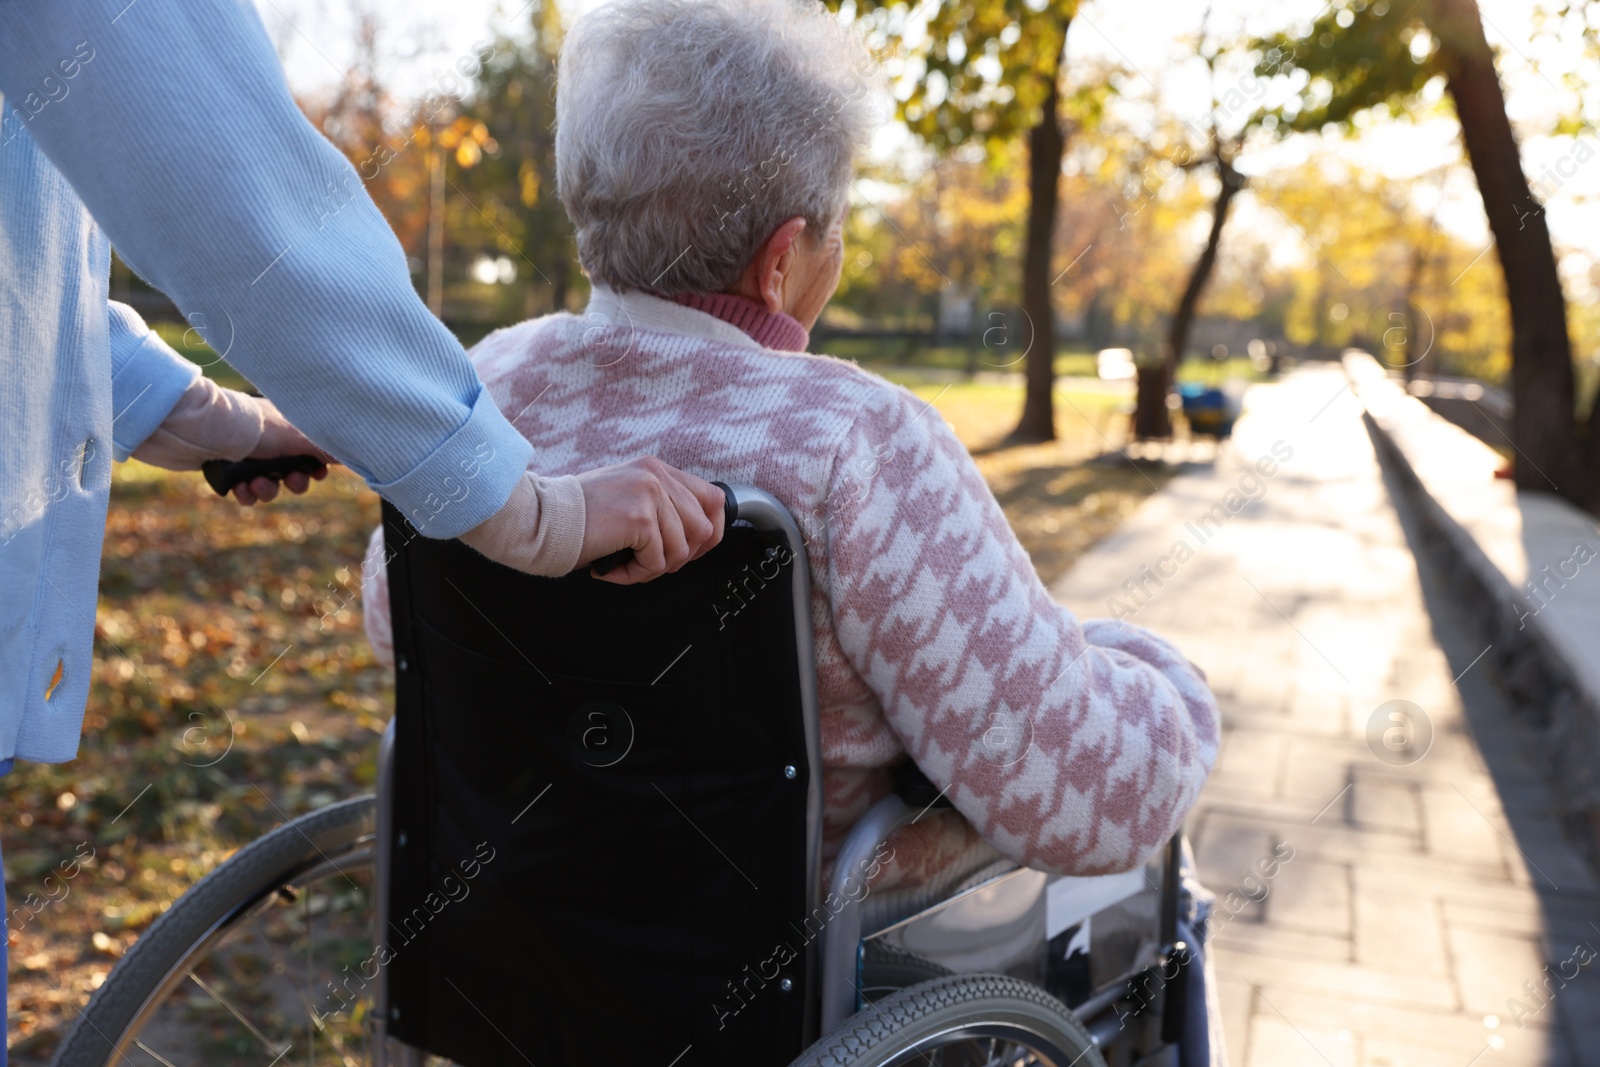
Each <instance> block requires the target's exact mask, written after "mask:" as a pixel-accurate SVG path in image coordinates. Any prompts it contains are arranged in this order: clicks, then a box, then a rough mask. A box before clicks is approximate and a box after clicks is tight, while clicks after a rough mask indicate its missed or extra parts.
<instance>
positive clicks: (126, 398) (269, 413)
mask: <svg viewBox="0 0 1600 1067" xmlns="http://www.w3.org/2000/svg"><path fill="white" fill-rule="evenodd" d="M106 312H107V316H108V318H109V323H108V325H109V327H110V329H109V331H108V339H109V341H110V348H111V410H112V412H113V413H114V414H113V417H112V421H111V442H112V451H113V454H114V458H115V459H116V460H117V461H118V462H119V463H120V462H121V461H123V460H125V459H128V458H130V457H131V458H133V459H137V460H140V461H142V462H144V463H149V464H151V465H153V466H157V467H165V468H166V469H167V470H175V471H192V470H199V469H200V465H201V464H203V463H205V462H206V461H207V460H212V459H234V460H237V459H245V458H248V457H252V456H259V457H261V458H266V457H270V456H283V455H300V454H305V453H314V452H316V451H317V449H316V446H315V445H313V444H312V443H311V442H310V441H309V440H308V439H307V438H306V437H305V435H304V434H302V433H300V431H299V430H296V429H295V428H294V427H293V426H291V425H290V424H289V422H288V420H287V419H285V418H284V417H283V416H282V415H281V414H279V413H278V410H277V409H276V408H275V407H274V406H273V404H272V402H271V401H270V400H266V399H264V398H261V397H254V396H249V395H247V394H245V393H241V392H239V391H238V390H236V389H227V388H224V387H222V386H219V385H217V384H216V383H215V382H213V381H211V380H209V379H207V378H206V377H205V376H204V375H202V374H201V373H200V368H199V367H197V366H195V364H193V363H191V362H190V361H189V360H187V359H184V358H183V357H182V356H180V355H178V353H176V352H174V351H173V350H172V347H171V346H170V345H168V344H167V343H166V342H165V341H163V340H162V339H161V338H160V336H158V335H157V334H156V332H155V331H154V330H152V329H150V327H149V326H148V325H146V324H145V321H144V320H143V319H141V318H140V317H139V313H138V312H136V311H134V310H133V309H132V308H131V307H129V306H128V305H126V304H121V303H118V302H117V301H115V300H112V301H109V302H107V305H106ZM326 476H327V468H326V467H324V468H322V469H321V470H319V471H317V472H315V474H314V475H308V474H303V473H300V472H295V473H292V474H290V475H288V476H287V477H285V478H284V480H283V484H284V485H285V486H287V487H288V488H289V489H290V490H292V491H294V492H296V493H303V492H305V491H306V489H307V487H309V485H310V484H311V479H312V477H316V478H324V477H326ZM277 491H278V490H277V484H276V483H274V482H272V481H270V480H268V479H266V478H257V479H255V480H254V481H253V482H252V483H250V485H248V486H245V485H240V486H236V487H235V490H234V492H235V495H236V496H237V497H238V498H239V502H240V503H242V504H250V503H254V502H255V501H256V500H258V499H259V500H271V499H272V498H273V497H275V496H276V495H277Z"/></svg>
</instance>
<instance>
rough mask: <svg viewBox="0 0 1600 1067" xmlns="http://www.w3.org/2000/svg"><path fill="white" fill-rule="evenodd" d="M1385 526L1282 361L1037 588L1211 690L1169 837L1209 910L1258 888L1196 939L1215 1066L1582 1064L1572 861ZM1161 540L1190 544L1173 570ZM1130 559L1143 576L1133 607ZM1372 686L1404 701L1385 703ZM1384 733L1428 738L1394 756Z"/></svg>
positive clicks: (1463, 648) (1490, 694) (1590, 913)
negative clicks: (1207, 955) (1187, 856)
mask: <svg viewBox="0 0 1600 1067" xmlns="http://www.w3.org/2000/svg"><path fill="white" fill-rule="evenodd" d="M1275 450H1276V452H1275ZM1290 450H1292V455H1291V456H1290V457H1289V458H1288V459H1286V460H1282V461H1281V463H1280V465H1279V467H1278V469H1277V470H1276V471H1275V472H1274V473H1272V474H1271V475H1263V474H1261V473H1259V472H1257V473H1254V474H1253V473H1252V464H1254V463H1255V462H1256V460H1257V459H1258V458H1260V457H1264V456H1265V457H1272V456H1274V455H1275V454H1276V455H1277V456H1278V457H1279V458H1280V459H1281V457H1282V456H1283V455H1284V454H1285V453H1286V452H1288V451H1290ZM1247 498H1248V499H1247ZM1241 504H1242V506H1239V505H1241ZM1218 505H1220V506H1221V510H1220V511H1219V510H1217V508H1218ZM1207 515H1211V516H1214V517H1217V516H1220V521H1216V519H1213V521H1210V522H1207V523H1204V524H1202V522H1201V520H1202V519H1203V518H1205V517H1206V516H1207ZM1405 523H1406V520H1405V519H1404V518H1403V517H1402V515H1401V514H1400V513H1398V512H1397V511H1396V509H1395V506H1394V503H1393V500H1392V498H1391V493H1390V490H1389V488H1388V486H1387V485H1386V482H1385V479H1384V477H1383V473H1382V471H1381V469H1380V467H1379V465H1378V461H1377V458H1376V456H1375V454H1374V452H1373V448H1372V445H1371V442H1370V440H1369V438H1368V435H1367V432H1366V430H1365V428H1364V426H1363V424H1362V421H1361V407H1360V404H1359V402H1358V401H1357V400H1356V399H1355V397H1354V396H1352V395H1351V393H1350V391H1349V389H1348V388H1347V387H1346V379H1345V377H1344V374H1343V373H1342V371H1340V370H1339V369H1337V368H1334V367H1326V368H1318V367H1308V368H1304V369H1301V370H1299V371H1296V372H1295V373H1293V374H1291V375H1289V376H1287V377H1286V378H1285V379H1283V380H1282V381H1281V382H1278V383H1275V384H1271V385H1261V386H1256V387H1255V388H1253V389H1252V390H1251V392H1250V394H1249V396H1248V397H1247V413H1246V417H1245V418H1244V419H1243V420H1241V422H1240V423H1239V426H1238V429H1237V431H1236V434H1235V438H1234V441H1233V443H1232V445H1231V447H1227V448H1224V449H1222V450H1220V451H1219V458H1218V461H1217V463H1216V464H1215V465H1214V466H1210V467H1197V468H1193V469H1190V470H1187V471H1185V472H1184V473H1182V474H1180V475H1179V476H1178V477H1177V478H1175V479H1173V480H1172V481H1171V482H1170V483H1169V485H1168V486H1167V487H1166V488H1165V489H1163V490H1162V491H1161V492H1159V493H1157V494H1155V495H1154V496H1152V497H1151V498H1150V499H1149V500H1148V501H1147V502H1146V503H1145V505H1144V506H1143V507H1142V508H1141V509H1140V510H1139V512H1137V513H1136V514H1135V515H1134V517H1133V518H1132V519H1131V520H1130V521H1129V523H1128V524H1127V525H1126V526H1125V527H1124V528H1123V529H1122V530H1120V531H1119V532H1118V533H1117V534H1115V535H1114V536H1112V537H1110V538H1108V539H1107V540H1106V541H1104V542H1102V543H1101V544H1100V545H1099V546H1098V547H1097V548H1096V549H1095V550H1094V551H1093V552H1091V553H1090V554H1089V555H1088V556H1086V557H1085V558H1084V559H1083V561H1082V562H1080V564H1079V565H1078V566H1077V567H1075V568H1074V569H1073V571H1072V572H1071V573H1070V574H1068V575H1067V576H1066V577H1065V578H1064V579H1063V580H1062V581H1061V582H1060V583H1058V584H1057V586H1056V588H1055V589H1054V593H1055V595H1056V596H1057V597H1058V598H1059V599H1061V600H1062V601H1063V602H1065V603H1066V604H1068V605H1069V606H1071V607H1072V608H1073V609H1074V610H1075V611H1076V612H1078V613H1079V614H1080V615H1084V616H1103V615H1109V614H1117V613H1118V612H1119V611H1121V612H1123V613H1127V612H1131V614H1127V617H1128V618H1129V619H1130V620H1131V621H1134V622H1137V623H1140V624H1143V625H1148V626H1151V627H1152V628H1154V629H1157V630H1159V631H1160V632H1162V633H1163V634H1166V635H1167V636H1169V637H1172V638H1173V639H1175V640H1177V641H1178V642H1179V643H1180V644H1181V645H1182V647H1183V648H1184V650H1185V652H1186V654H1188V655H1189V657H1190V658H1191V659H1192V660H1194V661H1195V662H1196V663H1197V664H1199V665H1200V666H1201V667H1202V668H1204V669H1205V670H1206V671H1207V672H1208V675H1209V676H1210V678H1211V681H1212V685H1213V687H1214V688H1215V690H1216V691H1217V693H1218V697H1219V701H1220V702H1221V704H1222V707H1223V716H1224V721H1223V729H1224V740H1223V747H1222V752H1221V755H1220V757H1219V760H1218V764H1217V768H1216V771H1215V773H1214V775H1213V777H1212V779H1211V781H1210V782H1209V783H1208V785H1207V787H1206V791H1205V793H1204V795H1203V796H1202V798H1201V801H1200V804H1199V805H1198V807H1197V808H1196V810H1195V812H1194V814H1193V816H1192V817H1191V820H1190V822H1189V827H1188V830H1189V835H1190V837H1191V840H1192V841H1193V843H1194V846H1195V851H1196V858H1197V861H1198V863H1199V866H1200V870H1201V874H1202V877H1203V878H1204V879H1205V880H1206V881H1207V884H1208V885H1210V886H1211V887H1213V888H1214V889H1215V890H1217V891H1218V893H1219V897H1222V898H1224V902H1225V899H1226V894H1227V893H1228V892H1230V891H1232V890H1237V891H1239V892H1240V893H1244V892H1250V893H1251V895H1252V896H1254V897H1256V898H1260V899H1259V900H1254V901H1245V900H1244V898H1243V897H1234V898H1233V899H1234V901H1235V904H1236V906H1237V907H1238V911H1237V914H1236V915H1234V916H1233V917H1232V918H1231V919H1229V920H1228V921H1226V922H1222V923H1219V924H1218V929H1217V932H1216V934H1215V936H1214V938H1213V940H1212V942H1211V948H1212V951H1213V954H1214V958H1215V960H1216V964H1217V972H1218V980H1219V981H1218V984H1219V996H1220V999H1221V1002H1222V1014H1223V1020H1224V1024H1223V1025H1224V1030H1225V1032H1226V1036H1227V1040H1228V1045H1229V1053H1230V1059H1231V1062H1232V1063H1233V1064H1234V1067H1283V1065H1286V1064H1313V1065H1316V1064H1324V1063H1326V1064H1334V1065H1339V1067H1344V1065H1346V1064H1348V1065H1350V1067H1406V1065H1413V1067H1435V1065H1438V1067H1468V1065H1469V1064H1475V1065H1477V1067H1488V1065H1490V1064H1493V1065H1495V1067H1506V1065H1512V1064H1515V1065H1524V1064H1526V1065H1530V1067H1531V1065H1535V1064H1537V1065H1541V1067H1566V1065H1580V1064H1583V1065H1588V1064H1592V1065H1596V1067H1600V962H1596V963H1592V964H1590V965H1589V966H1588V967H1587V968H1585V969H1583V970H1582V971H1579V972H1578V973H1577V975H1576V977H1572V978H1570V979H1568V980H1565V981H1563V980H1562V978H1561V973H1560V972H1561V970H1562V968H1563V967H1565V972H1566V973H1567V974H1569V975H1570V974H1572V972H1573V969H1574V967H1575V965H1574V964H1573V963H1571V962H1570V961H1571V960H1572V959H1573V958H1574V954H1575V953H1577V952H1579V950H1580V947H1581V948H1582V949H1583V950H1586V951H1588V952H1597V951H1600V891H1597V888H1596V882H1595V878H1594V874H1593V872H1592V871H1591V870H1590V869H1589V868H1588V867H1587V865H1586V864H1585V863H1584V861H1583V860H1582V858H1581V857H1580V856H1579V855H1578V853H1577V852H1576V851H1575V850H1574V849H1573V848H1572V847H1571V846H1570V845H1569V844H1568V843H1567V842H1566V840H1565V839H1564V838H1563V836H1562V834H1561V831H1560V827H1559V824H1558V822H1557V820H1556V817H1555V815H1554V813H1553V809H1554V803H1553V801H1552V799H1551V797H1550V794H1549V792H1548V790H1546V788H1545V786H1544V784H1543V783H1542V781H1541V779H1540V776H1539V775H1538V773H1536V772H1535V771H1534V770H1533V769H1531V768H1530V767H1529V766H1527V765H1526V764H1525V763H1523V762H1522V760H1521V756H1520V755H1519V753H1520V752H1521V746H1520V745H1519V743H1518V740H1517V737H1516V735H1515V734H1514V733H1513V732H1512V731H1511V729H1510V727H1509V726H1508V723H1509V722H1510V721H1511V719H1510V714H1509V711H1508V709H1507V708H1506V707H1505V706H1504V703H1503V701H1504V698H1503V697H1502V696H1501V695H1500V693H1499V690H1498V689H1497V688H1496V687H1495V685H1494V684H1493V680H1492V679H1491V678H1490V677H1489V676H1488V669H1487V668H1485V667H1484V665H1483V663H1481V662H1479V663H1474V661H1475V660H1476V659H1477V657H1478V656H1479V654H1480V653H1481V652H1483V651H1484V647H1483V646H1484V644H1485V643H1486V642H1485V639H1484V638H1482V637H1481V636H1479V635H1478V634H1476V633H1475V632H1473V631H1472V630H1471V629H1469V628H1468V623H1467V622H1466V621H1464V620H1466V619H1467V618H1468V617H1469V613H1468V612H1466V611H1463V610H1459V609H1456V608H1453V607H1452V600H1451V598H1452V597H1453V596H1457V595H1459V594H1458V593H1457V592H1456V591H1454V590H1452V589H1449V588H1444V587H1442V586H1441V584H1440V581H1439V579H1437V578H1436V577H1435V571H1434V570H1433V569H1432V567H1431V566H1430V565H1427V564H1424V565H1422V566H1421V567H1419V565H1418V561H1417V559H1416V557H1415V556H1414V555H1413V551H1412V543H1411V542H1410V541H1409V540H1408V537H1407V526H1406V525H1405ZM1178 541H1184V542H1186V543H1187V545H1188V546H1189V548H1190V549H1191V550H1192V551H1193V553H1194V555H1193V558H1190V559H1187V560H1186V561H1185V562H1183V563H1181V564H1178V565H1177V566H1176V572H1175V573H1172V572H1173V566H1172V565H1171V563H1170V562H1168V559H1169V557H1170V554H1171V553H1172V552H1173V550H1174V546H1175V544H1176V543H1177V542H1178ZM1146 565H1148V566H1150V567H1151V568H1153V569H1157V570H1158V571H1159V572H1160V573H1162V574H1163V582H1162V584H1161V585H1160V586H1159V587H1152V586H1151V585H1150V583H1148V582H1147V583H1146V589H1147V590H1149V593H1148V595H1144V594H1142V595H1140V596H1138V597H1137V598H1136V597H1134V596H1132V595H1130V592H1129V588H1128V587H1125V586H1124V583H1125V582H1127V581H1129V580H1130V579H1135V578H1137V577H1139V575H1140V573H1141V568H1142V567H1143V566H1146ZM1395 700H1405V701H1410V702H1412V703H1413V704H1414V705H1415V706H1416V707H1417V708H1419V709H1420V713H1417V712H1415V711H1412V712H1407V713H1406V718H1404V719H1399V720H1397V719H1393V718H1389V717H1387V716H1386V713H1387V711H1389V710H1394V708H1396V707H1399V709H1400V710H1402V711H1404V710H1405V709H1404V708H1403V706H1390V705H1387V703H1386V702H1389V701H1395ZM1380 706H1383V707H1384V709H1385V714H1380V715H1377V719H1378V725H1377V728H1376V730H1375V737H1376V740H1370V741H1369V736H1368V734H1369V720H1371V719H1373V718H1374V716H1375V713H1377V712H1378V711H1379V708H1380ZM1386 729H1390V730H1396V729H1397V730H1399V731H1400V733H1398V734H1391V736H1390V740H1391V741H1398V740H1401V739H1403V738H1404V737H1405V736H1406V734H1405V731H1407V730H1409V731H1410V737H1411V740H1412V741H1413V742H1415V741H1416V739H1417V738H1418V737H1419V736H1421V735H1422V732H1425V731H1430V730H1431V735H1432V744H1431V747H1429V748H1428V750H1427V752H1426V754H1425V755H1423V756H1422V757H1421V758H1420V759H1416V758H1412V759H1407V758H1406V757H1407V756H1414V755H1415V749H1412V750H1409V751H1407V750H1405V749H1401V750H1398V751H1396V750H1393V749H1390V748H1386V747H1385V745H1384V740H1383V739H1384V731H1385V730H1386ZM1385 757H1387V758H1385ZM1291 850H1292V858H1289V859H1287V860H1286V861H1284V860H1282V857H1284V856H1285V855H1288V854H1289V853H1290V851H1291ZM1274 856H1277V857H1279V859H1280V862H1279V863H1278V864H1277V866H1276V870H1275V873H1274V875H1273V876H1272V877H1270V878H1265V879H1263V878H1262V876H1261V871H1262V869H1263V867H1262V863H1263V861H1270V860H1272V859H1273V857H1274ZM1263 883H1264V885H1265V896H1264V897H1263V896H1262V886H1263ZM1219 906H1225V903H1224V904H1223V905H1219Z"/></svg>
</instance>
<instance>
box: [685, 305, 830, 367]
mask: <svg viewBox="0 0 1600 1067" xmlns="http://www.w3.org/2000/svg"><path fill="white" fill-rule="evenodd" d="M667 299H668V300H671V301H672V302H673V303H675V304H682V305H683V306H684V307H688V308H694V309H695V310H696V311H703V312H705V313H706V314H707V315H711V316H714V317H715V318H719V319H721V320H722V321H723V322H726V323H729V324H731V325H733V326H737V327H738V328H739V329H741V330H743V331H744V332H745V333H747V334H749V335H750V338H751V339H752V340H753V341H755V342H756V343H757V344H759V345H761V346H762V347H764V348H776V349H778V350H779V351H781V352H804V351H805V348H806V345H807V344H809V343H810V341H811V334H810V333H809V332H808V331H807V330H806V328H805V327H804V326H802V325H800V321H799V320H798V319H796V318H794V317H793V316H792V315H786V314H784V313H783V312H781V311H779V312H776V313H774V312H771V311H768V310H767V309H766V308H765V307H764V306H763V305H762V304H761V303H760V302H758V301H755V300H751V299H750V298H749V297H747V296H740V295H738V294H737V293H679V294H677V295H676V296H670V297H668V298H667Z"/></svg>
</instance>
